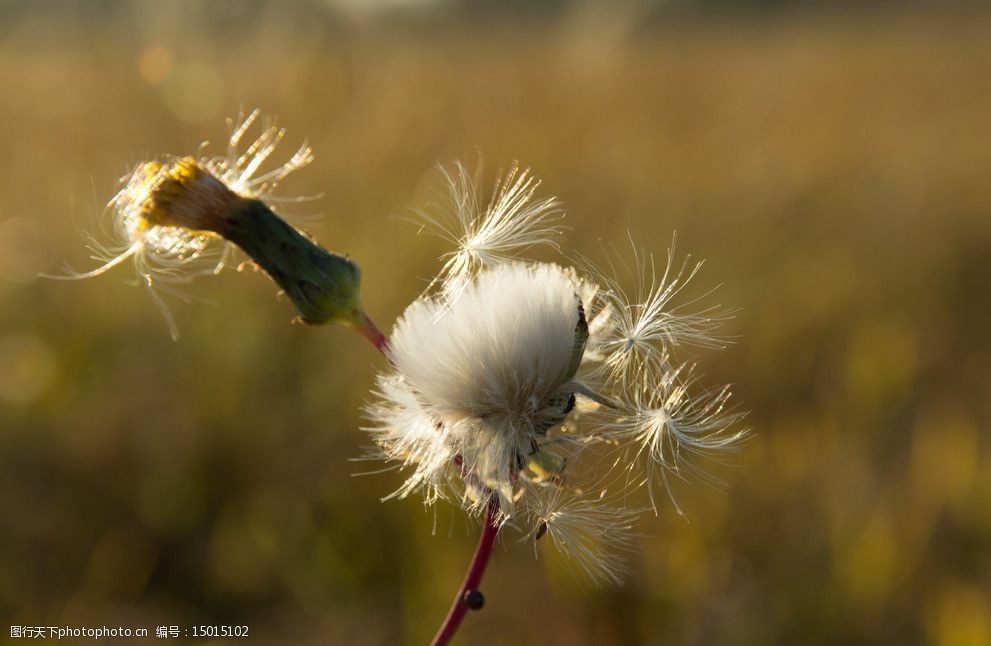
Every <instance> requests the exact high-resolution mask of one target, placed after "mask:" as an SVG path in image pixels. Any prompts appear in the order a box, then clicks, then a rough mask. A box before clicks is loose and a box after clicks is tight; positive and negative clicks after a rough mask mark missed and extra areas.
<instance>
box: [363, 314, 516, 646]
mask: <svg viewBox="0 0 991 646" xmlns="http://www.w3.org/2000/svg"><path fill="white" fill-rule="evenodd" d="M355 328H356V329H357V330H358V332H359V333H361V335H362V336H363V337H365V338H366V339H368V340H369V341H370V342H371V344H372V345H374V346H375V349H377V350H378V351H379V352H381V353H382V354H383V355H384V356H385V357H386V358H387V359H388V358H389V338H388V337H387V336H385V334H383V333H382V330H380V329H378V326H376V325H375V323H374V322H373V321H372V319H370V318H369V317H368V315H367V314H363V315H362V320H361V321H359V322H358V324H357V325H355ZM455 462H456V463H457V464H459V465H460V466H462V470H463V465H461V462H460V456H458V457H457V458H456V459H455ZM498 513H499V499H498V497H497V496H495V494H493V495H492V498H491V499H490V500H489V506H488V507H487V508H486V509H485V521H484V525H483V527H482V535H481V536H480V537H479V538H478V547H476V548H475V555H474V556H473V557H472V559H471V563H470V564H469V566H468V572H467V574H465V580H464V581H463V582H462V583H461V587H460V588H458V594H457V596H455V597H454V603H453V604H452V605H451V610H450V611H448V613H447V618H445V619H444V623H443V624H441V626H440V629H439V630H438V631H437V635H436V636H435V637H434V640H433V642H432V646H444V644H447V643H449V642H450V641H451V639H452V638H453V637H454V634H455V633H456V632H457V631H458V628H459V627H460V626H461V621H462V620H463V619H464V618H465V615H466V614H467V613H468V608H469V607H468V601H467V595H468V593H469V592H472V593H475V594H476V595H479V596H478V598H479V599H481V600H484V598H483V597H481V593H480V592H479V591H478V585H479V584H480V583H481V582H482V576H483V575H484V574H485V567H486V566H487V565H488V564H489V558H490V557H491V556H492V547H493V546H494V545H495V539H496V535H497V534H498V533H499V525H498V524H497V521H496V518H497V515H498ZM478 608H481V605H479V606H478Z"/></svg>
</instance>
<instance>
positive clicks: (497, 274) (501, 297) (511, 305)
mask: <svg viewBox="0 0 991 646" xmlns="http://www.w3.org/2000/svg"><path fill="white" fill-rule="evenodd" d="M583 327H584V318H583V314H582V310H581V307H580V303H579V301H578V300H577V297H576V295H575V285H574V283H573V281H572V280H571V278H570V276H569V275H568V273H567V272H566V271H564V270H563V269H562V268H561V267H558V266H557V265H551V264H539V265H526V264H521V263H515V264H506V265H502V266H500V267H497V268H496V269H493V270H490V271H486V272H483V273H481V274H479V275H478V277H477V278H476V280H475V281H473V282H472V284H471V285H470V286H469V287H468V288H466V289H465V291H464V293H463V294H462V295H461V297H460V298H459V299H458V300H457V301H456V302H455V303H454V304H452V305H451V306H450V307H449V308H446V309H445V305H444V303H443V302H442V301H441V300H440V299H437V298H422V299H419V300H417V301H415V302H414V303H413V304H412V305H410V307H409V308H407V310H406V312H405V313H404V314H403V316H402V318H401V319H400V320H399V322H398V323H397V324H396V327H395V330H394V331H393V334H392V341H391V349H390V352H389V356H390V359H391V360H392V363H393V365H394V366H395V368H396V372H397V374H398V375H401V377H402V384H403V386H404V387H405V389H407V390H408V393H409V395H408V397H406V398H405V399H404V397H401V396H399V395H398V394H397V393H395V392H393V393H391V394H390V393H384V394H385V395H386V398H388V399H391V400H392V405H393V406H400V407H403V408H404V409H405V408H406V407H408V406H410V405H412V404H411V401H415V402H416V404H417V405H418V406H419V407H420V408H421V409H422V410H423V411H424V412H425V413H426V414H427V415H428V416H429V417H430V418H431V419H433V420H434V421H435V423H436V424H437V425H438V426H442V427H443V428H444V429H445V430H446V432H445V433H444V434H440V435H437V436H436V437H435V438H434V439H438V440H440V439H441V438H442V441H444V442H446V443H447V444H448V446H449V450H450V452H451V453H452V454H457V455H459V456H460V457H461V459H462V460H463V464H464V467H465V470H466V471H467V472H470V473H472V474H473V476H474V477H475V478H476V479H477V480H478V481H479V482H481V483H482V484H484V485H485V486H486V487H489V488H491V489H493V490H496V491H498V492H500V495H501V497H502V498H503V502H504V503H506V506H507V507H508V506H511V504H510V503H511V501H512V498H513V489H514V482H513V481H514V480H515V478H516V473H517V472H518V471H519V469H520V468H521V465H525V464H526V460H527V458H528V456H529V455H530V454H531V453H532V452H533V446H534V442H536V441H537V440H538V439H539V438H542V437H543V436H544V435H546V433H547V430H548V429H549V428H550V427H552V426H554V425H556V424H558V423H560V422H561V421H562V419H563V417H564V416H565V415H566V414H567V412H569V411H570V410H571V407H573V397H574V390H575V388H574V386H573V379H574V376H575V372H576V370H577V367H578V365H579V363H580V360H581V356H582V353H583V349H584V336H583V332H582V330H583ZM404 401H405V404H403V403H402V402H404ZM404 414H405V413H404ZM401 424H402V420H401V419H394V420H393V425H395V426H400V425H401Z"/></svg>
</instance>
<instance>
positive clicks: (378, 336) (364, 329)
mask: <svg viewBox="0 0 991 646" xmlns="http://www.w3.org/2000/svg"><path fill="white" fill-rule="evenodd" d="M355 329H357V330H358V332H359V333H360V334H361V336H363V337H365V338H366V339H368V340H369V341H370V342H371V344H372V345H374V346H375V349H376V350H378V351H379V352H381V353H382V354H383V355H385V357H386V358H388V357H389V337H387V336H386V335H385V334H383V333H382V330H380V329H378V326H377V325H375V322H374V321H372V319H370V318H369V317H368V315H367V314H364V313H363V314H362V320H361V321H359V322H358V324H357V325H355Z"/></svg>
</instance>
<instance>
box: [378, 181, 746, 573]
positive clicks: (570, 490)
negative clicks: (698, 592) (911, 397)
mask: <svg viewBox="0 0 991 646" xmlns="http://www.w3.org/2000/svg"><path fill="white" fill-rule="evenodd" d="M445 177H446V180H447V184H448V194H449V195H448V197H449V200H448V202H449V203H448V204H447V207H446V208H447V210H441V211H437V210H436V209H434V210H424V211H420V212H418V217H419V221H420V222H421V224H423V225H424V227H425V228H426V229H427V230H429V231H431V232H432V233H435V234H437V235H439V236H441V237H443V238H445V239H446V240H448V241H449V242H450V243H451V244H452V245H454V247H455V249H454V250H453V251H451V252H450V253H449V254H447V255H445V256H443V257H442V261H443V265H442V267H441V268H440V272H439V274H438V276H437V277H436V278H435V279H434V281H433V282H432V283H431V284H430V286H429V287H428V289H427V290H426V291H425V292H424V293H423V294H421V296H420V297H419V298H418V299H416V300H415V301H414V302H413V303H412V304H411V305H410V306H409V307H408V308H407V309H406V311H405V312H404V313H403V315H402V317H400V319H399V321H398V322H397V324H396V326H395V329H394V331H393V334H392V337H391V346H390V351H389V355H388V356H389V359H390V361H391V363H392V370H391V371H390V372H388V373H387V374H385V375H383V376H382V377H380V379H379V388H378V391H377V393H376V395H375V397H376V399H375V400H374V402H373V403H372V404H371V405H370V406H369V409H368V414H369V417H370V419H372V420H373V422H374V424H373V426H371V427H369V428H368V429H367V430H368V431H369V432H370V433H371V434H372V437H373V439H375V441H376V443H377V445H378V447H379V457H384V458H386V459H388V460H392V461H396V462H398V463H399V464H400V465H401V466H402V467H404V468H405V469H407V470H409V471H411V474H409V475H408V476H407V480H406V481H405V482H404V483H403V484H402V485H401V487H400V488H399V489H398V490H397V492H396V493H394V494H393V497H405V496H408V495H410V494H411V493H413V492H422V493H423V494H424V499H425V501H426V502H427V503H428V504H431V503H433V502H435V501H437V500H439V499H441V498H445V499H448V500H450V501H452V502H455V503H456V504H459V505H460V506H461V507H462V508H463V509H464V510H465V511H466V512H467V513H468V514H473V515H479V516H480V515H482V513H483V512H484V511H485V510H486V509H487V508H488V506H489V501H490V500H492V497H493V495H496V496H497V499H498V502H499V522H500V523H502V524H503V525H504V526H511V527H516V528H519V529H521V530H523V531H526V528H530V529H529V534H527V536H529V537H531V538H532V539H533V541H534V543H535V547H536V543H537V542H538V540H542V541H544V542H545V543H550V544H552V545H553V546H555V547H556V548H557V549H558V551H560V552H562V553H563V554H564V555H565V556H567V557H568V558H569V559H570V561H571V562H572V563H573V564H574V565H575V566H576V570H577V571H578V572H581V573H583V574H584V575H585V576H586V577H587V578H589V579H591V580H592V581H595V582H602V581H614V582H618V581H620V580H621V578H622V574H623V573H624V571H625V564H624V561H623V559H622V558H621V556H620V555H619V554H618V553H617V552H622V551H623V550H625V549H629V548H630V547H632V546H633V545H634V544H635V542H636V534H634V533H633V532H632V526H633V522H634V520H635V518H636V516H637V515H639V514H640V513H642V512H643V511H645V509H646V508H641V507H637V506H635V505H631V504H630V500H631V499H632V496H633V493H634V490H637V489H639V488H640V487H641V486H642V485H644V484H646V486H647V490H648V492H649V496H650V502H651V506H652V508H653V509H654V510H655V511H656V510H657V504H656V502H655V500H654V494H653V484H654V483H655V481H658V480H659V481H660V483H662V484H663V485H664V487H665V489H667V490H668V492H669V493H670V491H671V490H670V487H669V486H668V484H669V483H668V475H669V474H670V475H673V476H675V477H678V478H688V477H698V478H699V479H702V480H704V481H707V482H715V481H716V480H717V479H716V478H715V477H714V476H710V475H709V474H708V472H707V471H706V469H704V468H703V466H704V461H705V460H710V461H716V462H718V461H720V456H721V455H725V454H726V453H727V452H728V451H731V450H733V449H735V448H736V447H737V446H738V445H739V443H740V441H741V440H742V439H744V438H745V437H746V435H747V431H746V430H739V429H738V424H737V423H738V421H739V420H740V418H741V417H742V414H740V413H737V412H735V411H734V410H733V409H732V407H730V406H729V398H730V394H729V389H728V388H720V389H705V388H704V387H701V386H700V385H699V383H698V382H699V379H698V377H697V376H696V375H695V373H694V372H693V371H692V369H691V368H688V367H685V366H684V365H683V366H681V367H678V366H676V365H675V364H673V363H672V357H673V356H674V355H675V353H676V352H677V353H681V352H685V351H686V350H688V349H691V348H693V347H721V346H722V345H723V344H724V339H723V338H721V337H719V336H718V335H717V334H716V333H715V331H714V330H715V329H716V328H717V327H718V326H719V325H720V324H721V323H723V322H725V321H726V320H727V319H728V318H730V316H731V314H732V313H731V312H729V311H727V310H725V309H722V308H720V307H709V308H702V309H701V310H695V311H693V307H697V306H696V303H698V301H699V300H700V299H701V298H703V297H704V296H706V295H707V294H704V295H703V296H702V297H696V298H687V299H686V298H685V297H684V296H683V294H682V292H683V290H684V288H685V285H686V284H688V283H689V282H690V281H691V280H692V278H693V277H694V276H695V275H696V273H697V272H698V271H699V268H700V267H701V263H692V262H691V261H690V259H688V258H686V259H685V260H683V261H681V262H678V263H676V262H675V257H676V256H675V253H674V244H672V246H671V248H670V249H669V251H668V258H667V262H666V264H665V265H664V266H663V269H659V268H658V267H656V266H655V263H654V258H653V256H651V255H650V254H648V253H644V252H642V251H640V250H639V249H638V248H637V247H636V246H635V245H632V244H631V252H630V253H629V254H620V253H618V252H616V251H615V250H613V253H612V254H609V255H607V265H608V266H607V267H606V268H605V269H606V270H603V269H601V268H599V267H596V266H595V264H594V263H592V262H590V261H587V260H585V259H583V258H580V259H579V261H578V263H577V267H574V268H565V267H561V266H559V265H557V264H549V263H540V262H534V261H528V260H525V259H521V258H519V255H520V254H521V253H522V252H523V251H525V250H526V249H528V248H530V247H533V246H538V245H545V246H551V247H553V248H555V249H557V248H558V235H559V234H560V232H561V229H562V227H561V225H560V215H559V211H558V209H559V205H558V203H557V201H556V200H554V199H553V198H552V199H539V198H537V196H536V190H537V188H538V186H539V183H538V182H537V181H536V180H535V179H534V178H533V177H532V176H530V174H529V172H528V171H525V170H524V171H522V172H520V170H519V167H518V165H515V164H514V165H513V166H512V167H511V168H510V171H509V172H508V173H507V174H506V175H505V176H503V177H502V178H500V179H499V180H497V182H496V184H495V188H494V190H493V192H492V194H491V196H490V197H486V196H485V195H484V194H483V193H482V191H481V190H480V188H479V187H480V182H479V173H478V172H477V171H476V172H475V173H470V172H468V171H467V170H466V169H465V167H464V166H462V165H460V164H458V165H456V166H455V167H453V169H452V170H447V171H445ZM483 205H484V206H483ZM617 269H618V271H617ZM630 284H632V286H630ZM610 474H612V475H610ZM607 477H608V478H610V479H611V480H612V482H613V483H614V485H615V486H614V487H612V488H614V489H616V488H618V489H619V492H616V493H613V494H611V495H609V496H607V495H606V493H605V491H606V488H605V487H599V485H598V484H596V485H594V486H587V483H589V482H602V481H604V479H605V478H607ZM597 488H599V492H598V493H599V495H595V491H596V489H597ZM671 500H672V502H673V504H674V507H675V509H676V510H677V511H678V512H679V513H682V510H681V507H680V506H679V505H678V502H677V500H676V499H675V497H674V495H673V494H672V495H671ZM547 536H549V537H550V538H549V540H548V539H546V538H543V537H547Z"/></svg>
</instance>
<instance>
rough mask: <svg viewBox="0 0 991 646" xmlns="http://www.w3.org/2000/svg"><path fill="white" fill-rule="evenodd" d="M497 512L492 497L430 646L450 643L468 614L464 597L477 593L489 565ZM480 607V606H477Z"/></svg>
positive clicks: (441, 645) (496, 500)
mask: <svg viewBox="0 0 991 646" xmlns="http://www.w3.org/2000/svg"><path fill="white" fill-rule="evenodd" d="M498 511H499V501H498V498H496V497H495V496H493V498H492V499H491V500H490V501H489V506H488V508H487V509H486V510H485V525H484V526H483V527H482V535H481V536H480V537H479V539H478V547H476V548H475V556H473V557H472V559H471V565H469V566H468V573H467V574H466V575H465V580H464V582H463V583H462V584H461V587H460V588H459V589H458V594H457V596H455V597H454V604H453V605H451V610H450V611H449V612H448V613H447V618H446V619H444V623H443V624H441V626H440V630H438V631H437V636H436V637H434V640H433V642H431V644H432V646H443V645H444V644H447V643H448V642H450V641H451V638H452V637H454V633H456V632H457V631H458V627H459V626H460V625H461V620H462V619H464V618H465V614H467V612H468V603H467V600H466V597H467V595H468V593H469V592H476V593H477V591H478V584H479V583H481V582H482V575H484V574H485V566H486V565H488V564H489V557H490V556H492V547H493V546H494V545H495V539H496V534H498V533H499V526H498V525H497V524H496V514H497V513H498ZM479 607H481V606H479Z"/></svg>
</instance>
